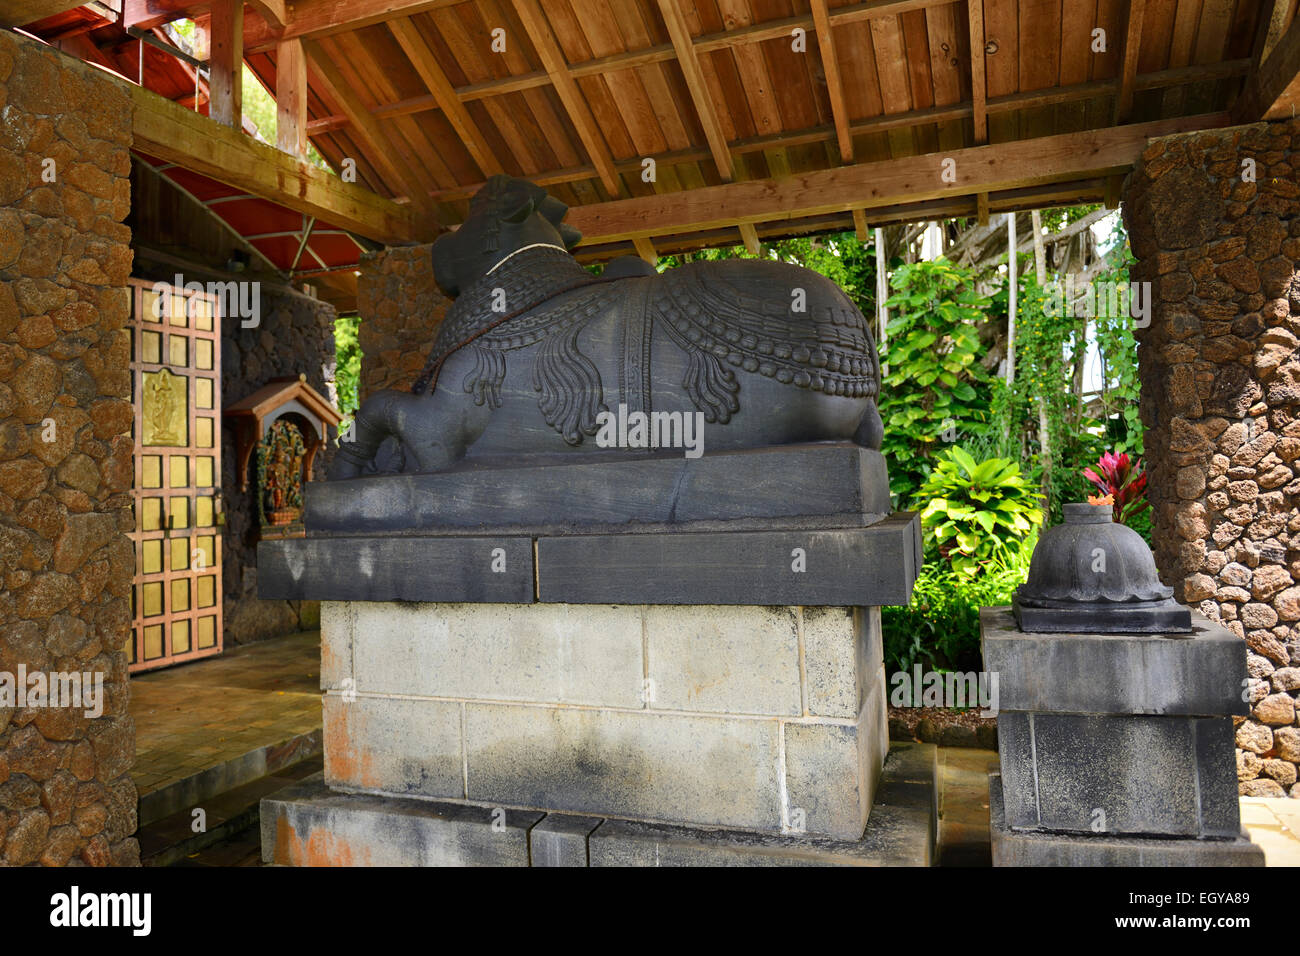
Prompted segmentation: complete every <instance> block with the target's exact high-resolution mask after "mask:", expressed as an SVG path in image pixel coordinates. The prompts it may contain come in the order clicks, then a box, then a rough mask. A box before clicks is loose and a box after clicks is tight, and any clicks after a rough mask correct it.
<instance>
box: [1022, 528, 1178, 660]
mask: <svg viewBox="0 0 1300 956" xmlns="http://www.w3.org/2000/svg"><path fill="white" fill-rule="evenodd" d="M1064 512H1065V523H1064V524H1059V525H1057V526H1056V527H1054V528H1049V529H1048V530H1047V531H1046V532H1044V533H1043V536H1042V537H1041V538H1039V540H1038V546H1037V547H1036V548H1034V555H1033V558H1032V559H1031V560H1030V564H1029V577H1028V579H1027V580H1026V581H1025V583H1024V584H1022V585H1021V586H1020V587H1019V588H1017V589H1016V593H1015V596H1014V597H1013V598H1012V608H1013V609H1014V611H1015V615H1016V622H1017V623H1018V624H1019V625H1020V629H1021V630H1022V631H1047V632H1057V633H1059V632H1073V633H1086V634H1164V633H1173V632H1188V631H1191V629H1192V616H1191V611H1190V610H1189V609H1188V608H1187V607H1184V606H1183V605H1181V604H1179V603H1178V602H1176V601H1175V600H1174V599H1173V594H1174V592H1173V589H1172V588H1170V587H1166V586H1165V585H1163V584H1161V583H1160V578H1159V577H1158V576H1157V575H1156V562H1155V558H1154V557H1153V556H1152V554H1151V549H1150V548H1149V547H1147V543H1146V542H1145V541H1144V540H1142V536H1141V535H1140V534H1138V533H1137V532H1136V531H1134V530H1133V529H1132V528H1128V527H1126V526H1124V525H1122V524H1118V523H1117V522H1115V521H1114V520H1113V519H1112V517H1111V506H1110V505H1108V504H1102V505H1093V504H1067V505H1065V506H1064Z"/></svg>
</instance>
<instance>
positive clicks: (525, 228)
mask: <svg viewBox="0 0 1300 956" xmlns="http://www.w3.org/2000/svg"><path fill="white" fill-rule="evenodd" d="M568 211H569V207H568V206H566V205H565V204H564V203H562V202H560V200H558V199H556V198H555V197H554V196H550V195H547V192H546V190H545V189H543V188H542V187H541V186H536V185H534V184H533V183H530V182H529V181H528V180H526V179H516V178H515V177H513V176H501V175H498V176H493V177H492V178H491V179H489V180H488V181H487V182H486V183H485V184H484V185H483V188H482V189H480V190H479V191H478V192H477V193H475V194H474V198H473V199H471V200H470V203H469V218H468V219H466V220H465V222H464V223H463V224H462V225H461V227H460V228H459V229H457V230H456V231H455V232H454V233H451V234H450V235H446V236H443V237H442V238H441V239H439V240H438V241H437V242H435V243H434V244H433V277H434V280H435V281H436V282H437V283H438V286H439V287H440V288H441V289H442V291H443V292H445V293H446V294H447V295H449V296H451V297H452V298H453V299H454V298H455V297H456V296H458V295H459V294H460V290H461V289H464V288H466V287H468V286H469V285H470V284H471V283H473V282H475V281H477V280H478V279H480V278H482V277H483V276H485V275H487V273H488V272H489V271H490V270H491V269H492V267H493V266H495V265H497V263H499V262H501V260H503V259H505V258H506V256H508V255H510V254H511V253H512V252H516V251H518V250H520V249H522V248H524V247H525V246H529V245H533V244H536V243H544V244H546V245H553V246H560V247H562V248H564V249H572V248H573V247H574V246H575V245H577V244H578V242H579V241H580V240H581V239H582V233H580V232H579V231H578V230H577V229H574V228H573V227H572V226H566V225H564V224H563V223H562V221H561V220H563V219H564V215H565V213H567V212H568Z"/></svg>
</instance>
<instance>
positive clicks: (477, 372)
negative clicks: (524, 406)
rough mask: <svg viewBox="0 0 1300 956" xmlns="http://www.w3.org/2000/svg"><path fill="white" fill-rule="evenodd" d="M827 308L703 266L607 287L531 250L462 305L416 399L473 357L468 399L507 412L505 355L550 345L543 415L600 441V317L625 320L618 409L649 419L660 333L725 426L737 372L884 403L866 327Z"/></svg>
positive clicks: (542, 376) (541, 363)
mask: <svg viewBox="0 0 1300 956" xmlns="http://www.w3.org/2000/svg"><path fill="white" fill-rule="evenodd" d="M743 261H744V262H747V261H752V260H743ZM732 265H733V267H734V268H735V270H736V271H737V277H739V276H741V275H743V271H742V270H743V266H742V262H740V261H738V262H736V263H733V264H732ZM615 283H622V285H617V286H616V285H615ZM561 297H563V298H562V299H561ZM826 298H827V297H826V296H821V297H817V298H815V299H814V300H812V301H811V302H810V303H809V305H808V310H807V311H806V312H803V313H799V312H792V310H791V306H790V302H789V300H776V301H774V300H773V299H772V298H770V297H762V296H758V295H754V294H752V293H751V292H748V291H746V290H745V288H743V287H742V286H741V285H738V284H735V283H734V282H729V281H726V279H721V280H720V279H719V277H718V275H717V272H716V270H715V271H713V272H712V273H709V274H707V275H706V273H705V272H704V270H702V269H700V268H699V267H698V266H697V265H692V264H688V265H685V266H682V267H679V268H677V269H672V270H669V271H668V272H665V273H663V274H660V275H651V276H645V277H632V278H627V277H620V278H617V279H602V278H600V277H597V276H593V275H592V274H591V273H589V272H587V271H586V269H584V268H583V267H582V266H581V265H579V264H578V262H577V260H575V259H574V258H573V257H572V256H571V255H570V254H569V253H567V252H565V251H563V250H560V249H556V248H551V247H538V248H535V249H528V250H526V251H525V252H523V253H521V254H518V255H516V256H514V257H511V258H510V259H507V260H506V261H505V262H503V263H502V264H501V265H500V266H499V267H498V268H497V269H495V270H493V271H492V272H491V273H489V274H488V275H487V276H485V277H484V278H483V279H480V280H479V281H478V282H476V283H475V284H474V285H473V286H471V287H469V288H468V289H466V290H465V291H464V292H463V293H462V294H461V295H460V297H459V298H457V299H456V301H455V303H453V305H452V307H451V308H450V309H449V310H448V312H447V316H446V319H445V320H444V321H443V324H442V326H441V327H440V328H439V330H438V336H437V338H436V340H435V341H434V345H433V349H432V351H431V352H430V355H429V360H428V363H427V364H426V366H425V370H424V373H423V374H422V375H421V376H420V379H419V380H418V381H417V382H416V385H415V387H414V388H413V389H412V391H413V392H415V393H416V394H422V393H423V392H425V391H426V390H427V391H431V390H432V389H433V388H434V387H436V385H437V382H438V376H439V373H440V372H441V369H442V366H443V363H444V362H445V361H446V360H447V358H448V357H449V356H451V355H452V354H453V353H455V352H456V351H458V350H460V349H462V348H466V347H471V348H473V350H474V358H475V367H474V369H473V371H471V372H470V374H469V375H468V376H467V377H466V379H465V381H464V383H463V387H464V390H465V391H466V392H467V393H470V394H472V395H473V396H474V400H475V402H476V404H480V405H481V404H483V403H485V402H486V403H489V404H490V405H491V407H494V408H495V407H498V406H499V405H500V404H501V386H502V384H503V383H504V381H505V375H506V353H508V352H510V351H512V350H515V349H522V348H527V347H528V346H531V345H535V344H537V343H539V342H540V343H542V348H541V352H540V353H539V355H538V357H537V360H536V362H535V363H534V383H533V384H534V386H535V388H536V389H537V391H538V392H539V393H540V394H539V400H538V404H539V407H540V409H541V411H542V415H543V416H544V418H545V420H546V422H547V424H549V425H551V426H552V427H554V428H555V429H556V430H557V431H559V432H560V434H561V435H562V436H563V437H564V439H565V441H567V442H569V443H570V444H578V443H580V442H581V441H582V436H583V435H584V434H586V435H592V434H595V431H596V427H597V426H596V414H597V413H598V412H600V411H604V410H606V406H605V403H604V395H603V388H602V382H601V375H600V370H599V369H597V368H596V366H595V365H594V364H593V363H592V362H591V360H590V359H588V358H587V357H586V356H584V355H583V354H582V353H581V352H580V351H579V349H578V344H577V339H578V335H579V333H580V332H581V331H582V330H583V329H584V328H585V327H586V326H587V324H588V323H589V322H591V321H592V320H593V319H595V318H597V317H598V316H602V315H605V314H608V313H610V312H613V311H615V310H617V311H618V312H619V313H620V317H619V318H620V321H619V328H620V337H621V342H622V361H621V362H620V363H619V369H618V373H619V400H620V401H621V402H623V403H625V404H626V405H627V406H628V408H629V411H637V410H639V411H647V412H648V411H649V410H650V403H651V396H650V374H649V365H650V340H651V330H652V329H653V328H657V329H659V330H660V331H661V332H662V333H664V334H666V335H667V336H668V337H669V339H670V340H671V341H672V342H673V343H674V344H676V345H677V346H678V347H679V348H681V349H682V351H683V352H685V353H686V355H687V357H688V363H689V364H688V367H687V372H686V376H685V380H684V381H683V383H682V385H683V388H684V389H685V391H686V393H687V395H688V396H689V397H690V399H691V401H692V402H693V403H694V405H695V407H696V408H698V409H699V410H700V411H702V412H703V413H704V416H705V420H706V421H708V422H721V423H725V422H727V421H728V420H729V419H730V416H731V415H732V414H733V413H735V411H736V410H737V409H738V407H739V404H738V402H737V399H736V393H737V392H738V391H739V388H740V386H739V383H738V382H737V380H736V375H735V373H734V371H733V369H742V370H744V371H746V372H752V373H756V374H759V375H763V376H766V377H768V378H774V379H776V380H777V381H779V382H782V383H786V384H790V385H793V386H795V387H798V388H807V389H812V390H815V391H820V392H825V393H826V394H829V395H843V396H847V397H851V398H874V397H875V395H876V393H877V390H878V387H879V380H880V365H879V358H878V356H877V353H876V347H875V342H874V341H873V340H872V338H871V335H870V332H869V331H868V330H867V327H866V323H865V320H864V318H863V316H862V314H861V313H860V312H859V311H858V310H857V309H856V308H855V307H854V306H853V305H852V304H851V303H850V302H849V301H848V300H847V298H844V297H843V296H838V297H837V298H836V300H835V301H832V302H827V301H826ZM557 299H558V300H560V301H550V300H557ZM610 371H612V370H610Z"/></svg>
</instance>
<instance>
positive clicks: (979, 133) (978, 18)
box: [966, 0, 989, 145]
mask: <svg viewBox="0 0 1300 956" xmlns="http://www.w3.org/2000/svg"><path fill="white" fill-rule="evenodd" d="M966 11H967V23H968V26H969V28H970V92H971V116H972V117H973V119H974V122H975V143H976V145H978V144H981V143H987V142H988V141H989V118H988V112H987V109H986V107H985V100H986V99H987V98H988V83H987V80H986V79H985V77H984V0H966Z"/></svg>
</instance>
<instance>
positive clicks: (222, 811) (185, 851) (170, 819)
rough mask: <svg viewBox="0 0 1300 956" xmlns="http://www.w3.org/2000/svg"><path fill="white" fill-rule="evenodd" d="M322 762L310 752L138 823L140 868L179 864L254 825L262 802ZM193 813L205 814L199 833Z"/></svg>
mask: <svg viewBox="0 0 1300 956" xmlns="http://www.w3.org/2000/svg"><path fill="white" fill-rule="evenodd" d="M323 759H324V758H323V757H322V756H321V755H320V754H319V753H317V754H314V755H312V756H309V757H308V758H307V759H305V760H300V761H298V762H297V763H294V764H291V765H290V766H287V767H282V768H281V769H279V770H277V771H276V772H275V773H270V774H267V775H266V776H263V777H258V778H257V779H255V780H251V781H249V782H248V783H244V784H241V785H239V786H237V787H234V788H232V789H230V790H227V791H225V792H224V793H221V794H218V795H216V796H213V797H211V798H208V799H204V800H202V801H200V803H199V804H198V805H196V806H191V807H185V808H183V809H181V810H177V811H176V812H175V813H172V814H170V815H168V816H166V817H163V818H162V819H160V820H155V821H153V822H152V823H149V824H147V825H142V826H141V827H140V831H139V833H138V834H137V837H138V839H139V841H140V859H141V862H143V863H144V865H145V866H173V865H175V864H184V863H185V862H186V861H187V860H188V859H189V858H190V857H192V856H194V855H195V854H198V853H199V852H200V851H202V850H206V849H208V848H209V847H214V846H216V845H217V844H219V843H223V842H226V841H229V840H231V839H232V838H234V837H237V836H238V835H239V834H241V833H244V832H246V831H248V830H249V829H250V828H252V827H256V826H257V825H258V808H259V806H260V804H261V801H262V799H263V798H264V797H268V796H273V795H275V794H277V793H279V792H281V791H283V790H285V789H286V788H288V787H292V786H294V785H295V784H297V783H299V782H301V781H302V780H304V779H306V778H308V777H311V776H312V775H313V774H318V773H320V772H321V770H322V764H323ZM195 809H202V810H203V811H204V814H205V819H204V824H205V826H204V829H203V830H202V831H200V832H195V829H194V821H195V817H194V810H195Z"/></svg>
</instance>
